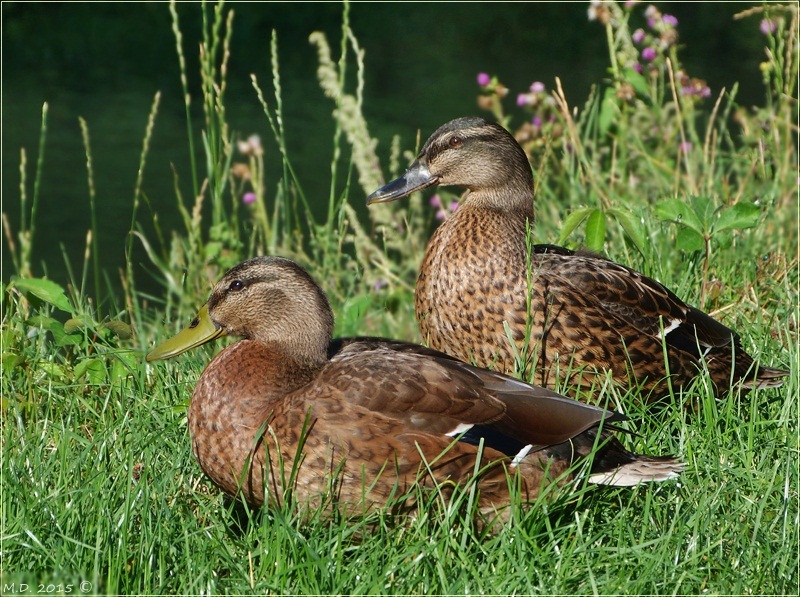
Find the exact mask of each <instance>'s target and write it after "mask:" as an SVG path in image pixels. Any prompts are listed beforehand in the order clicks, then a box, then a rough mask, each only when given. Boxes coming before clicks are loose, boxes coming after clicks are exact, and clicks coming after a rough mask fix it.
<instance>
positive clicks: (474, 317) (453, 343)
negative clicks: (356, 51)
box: [367, 118, 788, 400]
mask: <svg viewBox="0 0 800 597" xmlns="http://www.w3.org/2000/svg"><path fill="white" fill-rule="evenodd" d="M436 185H440V186H451V185H452V186H459V187H464V188H465V189H466V192H465V193H464V194H463V195H462V196H461V199H460V206H459V209H458V210H456V211H455V212H454V213H453V214H452V215H450V216H449V217H447V218H446V219H445V221H444V222H443V223H442V224H441V225H440V226H439V227H438V228H437V229H436V231H435V232H434V234H433V236H432V237H431V239H430V242H429V243H428V248H427V251H426V252H425V256H424V257H423V259H422V264H421V265H420V271H419V277H418V279H417V285H416V291H415V311H416V316H417V321H418V323H419V329H420V332H421V333H422V337H423V338H424V339H425V341H426V342H427V344H428V345H429V346H431V347H432V348H435V349H436V350H440V351H442V352H445V353H447V354H450V355H452V356H454V357H457V358H459V359H463V360H465V361H469V362H473V363H475V364H477V365H479V366H481V367H489V368H494V369H496V370H498V371H501V372H504V373H507V374H513V373H515V372H516V373H521V374H522V376H523V377H524V379H528V380H531V381H533V382H534V383H536V384H539V385H542V386H545V387H549V388H553V387H556V386H557V385H559V384H560V386H559V387H573V388H575V387H578V386H584V387H590V386H591V385H592V384H593V382H596V377H597V376H598V375H599V376H601V380H602V379H603V378H604V376H605V375H606V374H607V373H610V375H611V376H612V378H613V379H614V381H615V382H617V383H618V384H619V385H621V386H622V387H625V388H628V387H638V388H639V389H640V392H641V395H642V396H644V397H646V398H648V399H650V400H655V399H658V398H661V397H664V396H667V395H669V394H670V391H671V390H670V386H671V387H672V388H673V389H675V390H676V389H679V388H681V387H683V386H685V385H686V384H688V383H689V382H691V381H692V380H693V379H694V378H695V377H697V376H698V374H699V373H700V372H701V371H702V370H703V369H704V368H707V369H708V372H709V375H710V378H711V380H712V381H713V384H714V387H715V390H716V391H717V392H718V393H720V394H723V393H725V392H727V391H728V390H729V389H730V388H731V387H734V386H741V388H743V389H745V390H748V389H753V388H774V387H779V386H780V385H781V384H782V383H783V377H785V376H786V375H787V374H788V371H785V370H783V369H775V368H771V367H764V366H761V365H758V364H757V363H755V362H754V359H753V358H752V357H751V356H750V355H748V354H747V353H746V352H745V351H744V350H743V348H742V345H741V341H740V338H739V336H738V335H737V334H736V333H735V332H734V331H733V330H731V329H730V328H728V327H727V326H725V325H723V324H722V323H720V322H719V321H716V320H715V319H713V318H712V317H711V316H709V315H707V314H706V313H704V312H702V311H700V310H699V309H696V308H695V307H692V306H691V305H688V304H686V303H685V302H684V301H682V300H681V299H680V298H679V297H678V296H676V295H675V294H674V293H673V292H672V291H670V290H669V289H668V288H666V287H665V286H663V285H662V284H660V283H659V282H657V281H655V280H653V279H652V278H649V277H647V276H644V275H642V274H640V273H638V272H636V271H634V270H632V269H630V268H628V267H625V266H623V265H620V264H617V263H614V262H613V261H610V260H608V259H606V258H604V257H601V256H598V255H595V254H592V253H589V252H585V251H571V250H569V249H566V248H563V247H557V246H554V245H533V246H532V247H530V246H529V245H528V234H529V230H530V227H531V226H532V224H533V220H534V212H533V202H534V195H533V175H532V172H531V166H530V163H529V162H528V158H527V156H526V155H525V152H524V151H523V149H522V148H521V147H520V145H519V143H517V141H516V140H515V139H514V137H513V136H512V135H511V134H510V133H509V132H508V131H506V129H504V128H503V127H502V126H500V125H498V124H495V123H491V122H487V121H485V120H483V119H482V118H459V119H457V120H453V121H451V122H448V123H447V124H445V125H443V126H441V127H440V128H439V129H438V130H436V131H435V132H434V133H433V135H431V137H430V138H429V139H428V140H427V142H426V143H425V145H424V146H423V147H422V150H421V151H420V153H419V155H418V156H417V159H416V160H415V161H414V163H412V164H411V166H410V167H409V168H408V170H406V172H405V174H403V176H401V177H400V178H398V179H397V180H394V181H392V182H390V183H388V184H387V185H386V186H384V187H382V188H380V189H378V190H377V191H375V192H374V193H372V194H371V195H370V196H369V197H368V198H367V203H368V204H372V203H379V202H384V201H394V200H396V199H399V198H401V197H405V196H407V195H409V194H411V193H413V192H415V191H419V190H421V189H425V188H427V187H431V186H436Z"/></svg>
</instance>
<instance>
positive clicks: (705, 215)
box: [691, 196, 717, 234]
mask: <svg viewBox="0 0 800 597" xmlns="http://www.w3.org/2000/svg"><path fill="white" fill-rule="evenodd" d="M691 201H692V208H693V209H694V213H696V214H697V217H698V218H699V219H700V222H701V223H702V225H703V229H702V230H701V231H699V232H700V233H701V234H707V233H709V232H711V229H712V228H713V227H714V220H715V218H716V217H717V216H716V214H717V205H716V204H715V203H714V202H713V201H711V199H709V198H708V197H702V196H701V197H692V199H691Z"/></svg>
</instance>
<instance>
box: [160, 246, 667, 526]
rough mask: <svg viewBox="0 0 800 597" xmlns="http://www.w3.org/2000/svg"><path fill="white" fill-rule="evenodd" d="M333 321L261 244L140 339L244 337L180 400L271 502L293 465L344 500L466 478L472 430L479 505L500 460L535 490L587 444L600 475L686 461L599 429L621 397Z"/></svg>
mask: <svg viewBox="0 0 800 597" xmlns="http://www.w3.org/2000/svg"><path fill="white" fill-rule="evenodd" d="M332 330H333V315H332V313H331V310H330V307H329V305H328V301H327V299H326V297H325V295H324V293H323V292H322V291H321V290H320V288H319V287H318V286H317V285H316V283H315V282H314V281H313V280H312V279H311V277H310V276H309V275H308V274H307V273H306V272H305V271H304V270H303V269H301V268H300V267H299V266H297V265H296V264H295V263H293V262H291V261H289V260H286V259H281V258H277V257H260V258H255V259H251V260H249V261H245V262H243V263H241V264H239V265H237V266H236V267H234V268H232V269H231V270H230V271H228V272H227V273H226V274H225V276H224V277H223V278H222V280H221V281H220V282H219V283H218V284H217V285H216V286H215V287H214V289H213V291H212V293H211V297H210V298H209V301H208V304H207V306H206V307H204V308H203V309H201V311H200V313H199V314H198V317H197V318H195V320H194V321H193V322H192V323H191V325H190V326H189V327H188V328H187V329H186V330H184V331H183V332H181V333H180V334H178V335H177V336H175V337H174V338H173V339H171V340H168V341H167V342H165V343H164V344H162V345H161V346H159V347H158V348H156V349H154V350H153V351H152V352H151V353H150V354H148V357H147V358H148V360H156V359H162V358H170V357H172V356H175V355H177V354H180V353H181V352H183V351H185V350H187V349H189V348H192V347H194V346H198V345H200V344H202V343H204V342H207V341H209V340H211V339H214V338H216V337H218V336H220V335H225V334H233V335H239V336H244V337H245V339H244V340H241V341H239V342H236V343H235V344H233V345H231V346H229V347H227V348H225V349H224V350H223V351H222V352H220V353H219V354H218V355H217V356H216V357H215V358H214V359H213V360H212V361H211V363H210V364H209V365H208V367H207V368H206V369H205V371H204V372H203V374H202V376H201V377H200V380H199V381H198V383H197V386H196V388H195V390H194V393H193V395H192V400H191V404H190V406H189V415H188V420H189V433H190V435H191V440H192V448H193V450H194V453H195V455H196V456H197V459H198V461H199V462H200V466H201V467H202V469H203V471H205V473H206V474H207V475H208V476H209V477H210V478H211V479H212V480H213V481H214V483H216V484H217V485H218V486H219V487H220V488H222V490H223V491H225V492H226V493H228V494H230V495H236V494H238V493H240V492H241V495H243V496H244V498H245V499H246V500H247V501H248V502H250V503H252V504H254V505H261V504H264V503H265V502H269V501H272V502H280V500H281V499H282V498H283V496H284V491H285V489H287V485H288V484H289V480H290V479H292V474H293V473H292V471H293V467H296V469H295V473H294V474H295V476H294V480H293V483H292V487H293V491H294V495H295V496H297V497H298V499H299V500H300V501H301V502H303V503H309V504H310V505H312V506H315V505H319V503H321V502H320V499H322V497H323V496H324V495H325V494H326V492H327V490H328V489H329V488H331V487H333V488H334V489H335V492H336V494H335V495H336V497H335V500H336V501H338V502H339V503H340V505H343V506H346V507H347V508H348V511H349V512H351V513H353V512H362V511H364V510H366V509H368V508H369V507H371V506H372V505H375V504H377V505H383V504H385V503H386V502H387V500H389V498H390V496H391V495H394V494H397V492H398V491H399V492H400V493H402V492H404V491H405V490H407V489H408V488H409V487H411V486H412V485H413V484H414V483H415V482H419V483H421V484H422V485H431V484H432V483H433V482H434V480H435V481H436V482H438V483H442V482H445V481H452V482H454V483H459V482H462V481H464V480H466V479H468V478H470V477H471V476H472V475H473V473H474V471H475V464H476V458H477V456H478V453H479V448H478V447H477V444H479V443H480V442H481V440H482V441H483V443H484V446H483V453H482V461H481V463H482V464H485V465H486V466H485V468H484V469H483V470H482V472H481V473H480V479H479V484H480V485H479V486H480V498H479V507H480V509H481V511H482V512H484V513H486V514H491V513H492V512H494V511H495V509H502V508H503V507H504V506H506V505H507V504H508V501H509V483H508V478H507V474H506V473H507V471H511V472H512V473H516V472H518V473H519V475H520V478H521V486H522V491H523V497H524V498H533V497H535V496H536V495H537V494H538V492H539V489H540V487H541V486H542V485H543V484H544V483H548V482H550V481H555V482H557V483H559V484H563V483H566V482H567V481H569V480H571V479H573V478H574V476H575V470H576V468H578V467H574V466H573V465H575V464H576V463H578V462H579V461H582V460H584V459H586V457H587V456H589V455H590V454H594V457H593V460H592V463H591V465H590V467H589V469H588V474H589V481H590V482H594V483H606V484H613V485H634V484H636V483H639V482H644V481H659V480H664V479H669V478H673V477H675V476H677V474H678V472H679V471H680V470H682V468H683V465H682V464H680V463H678V462H677V461H675V460H674V459H672V458H651V457H646V456H638V455H635V454H631V453H630V452H628V451H626V450H625V449H624V448H623V447H622V445H621V444H620V442H619V441H618V440H617V439H615V438H614V437H613V434H612V433H611V432H610V431H608V430H603V431H599V432H598V428H599V426H601V425H603V424H605V423H611V422H614V421H619V420H623V419H624V417H622V415H619V414H617V413H612V412H608V411H605V410H603V409H600V408H596V407H593V406H588V405H584V404H581V403H579V402H576V401H574V400H570V399H568V398H564V397H562V396H560V395H558V394H556V393H555V392H552V391H550V390H547V389H543V388H537V387H534V386H531V385H528V384H526V383H523V382H521V381H518V380H515V379H513V378H510V377H507V376H505V375H502V374H499V373H494V372H491V371H487V370H485V369H478V368H476V367H473V366H470V365H467V364H465V363H462V362H460V361H458V360H456V359H454V358H452V357H449V356H447V355H445V354H442V353H439V352H437V351H434V350H431V349H428V348H424V347H421V346H417V345H413V344H407V343H403V342H395V341H391V340H384V339H377V338H349V339H342V340H336V341H332V340H331V334H332ZM424 462H426V463H427V465H425V464H424ZM450 485H452V484H450ZM265 492H266V493H265Z"/></svg>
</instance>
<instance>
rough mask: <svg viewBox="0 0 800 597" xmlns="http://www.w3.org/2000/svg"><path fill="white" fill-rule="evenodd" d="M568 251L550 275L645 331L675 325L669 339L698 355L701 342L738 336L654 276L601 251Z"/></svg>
mask: <svg viewBox="0 0 800 597" xmlns="http://www.w3.org/2000/svg"><path fill="white" fill-rule="evenodd" d="M548 254H550V255H552V252H548ZM558 255H561V253H558ZM567 257H568V258H566V259H563V260H558V261H557V262H554V263H553V267H552V269H551V270H550V271H548V278H550V277H553V278H556V279H560V280H561V282H562V283H563V284H566V285H569V286H570V287H572V288H574V289H579V290H580V291H581V294H582V296H584V297H590V298H591V299H592V300H593V301H594V302H596V304H599V305H600V306H602V307H603V308H604V309H605V310H606V311H607V312H608V313H610V314H611V315H613V316H615V317H617V318H619V319H620V320H621V321H622V322H624V323H625V324H626V325H629V326H634V327H635V328H636V329H638V330H639V331H640V332H642V333H645V334H648V335H650V336H654V337H660V335H661V333H662V331H663V330H669V332H668V333H667V335H666V340H667V343H668V344H671V345H673V346H674V347H675V348H677V349H679V350H683V351H686V352H689V353H690V354H693V355H697V354H698V345H699V346H700V348H709V347H713V348H716V347H724V346H728V345H730V344H731V342H735V341H737V340H738V336H737V335H736V333H735V332H734V331H733V330H731V329H730V328H728V327H727V326H725V325H723V324H721V323H720V322H718V321H717V320H715V319H714V318H713V317H711V316H709V315H707V314H705V313H703V312H702V311H700V310H699V309H696V308H694V307H692V306H690V305H687V304H686V303H685V302H684V301H682V300H681V299H680V298H679V297H678V296H677V295H676V294H675V293H673V292H672V291H671V290H670V289H669V288H667V287H665V286H664V285H663V284H661V283H660V282H657V281H656V280H653V279H652V278H648V277H647V276H644V275H642V274H640V273H638V272H636V271H635V270H632V269H630V268H627V267H625V266H623V265H620V264H618V263H614V262H613V261H609V260H607V259H605V258H603V257H600V256H596V255H591V254H584V253H576V254H574V255H572V256H567ZM551 259H553V258H552V257H550V258H548V260H551ZM556 259H557V258H556ZM676 331H677V332H678V333H675V332H676Z"/></svg>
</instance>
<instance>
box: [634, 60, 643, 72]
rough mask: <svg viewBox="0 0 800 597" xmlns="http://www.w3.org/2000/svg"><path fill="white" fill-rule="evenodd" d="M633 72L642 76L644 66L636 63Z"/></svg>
mask: <svg viewBox="0 0 800 597" xmlns="http://www.w3.org/2000/svg"><path fill="white" fill-rule="evenodd" d="M633 70H635V71H636V72H637V73H639V74H642V65H641V64H640V63H638V62H634V63H633Z"/></svg>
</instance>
